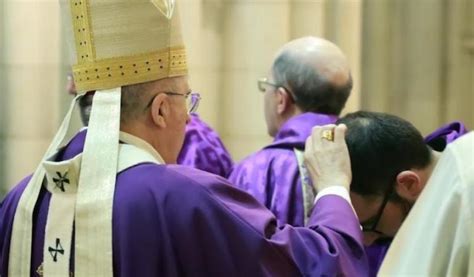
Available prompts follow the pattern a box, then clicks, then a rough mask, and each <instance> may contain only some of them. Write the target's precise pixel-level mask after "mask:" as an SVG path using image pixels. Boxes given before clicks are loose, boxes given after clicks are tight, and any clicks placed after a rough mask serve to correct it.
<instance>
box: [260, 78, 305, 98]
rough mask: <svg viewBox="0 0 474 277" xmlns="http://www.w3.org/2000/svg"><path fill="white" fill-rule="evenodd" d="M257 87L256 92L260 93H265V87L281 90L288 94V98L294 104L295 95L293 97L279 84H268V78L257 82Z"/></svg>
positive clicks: (289, 91)
mask: <svg viewBox="0 0 474 277" xmlns="http://www.w3.org/2000/svg"><path fill="white" fill-rule="evenodd" d="M257 87H258V90H259V91H260V92H263V93H264V92H265V91H267V87H273V88H275V89H277V88H283V89H284V90H285V91H286V93H288V95H289V96H290V98H291V100H293V102H296V95H294V94H293V93H292V92H291V90H289V89H288V88H287V87H285V86H284V85H279V84H275V83H273V82H270V81H268V78H266V77H264V78H260V79H258V80H257Z"/></svg>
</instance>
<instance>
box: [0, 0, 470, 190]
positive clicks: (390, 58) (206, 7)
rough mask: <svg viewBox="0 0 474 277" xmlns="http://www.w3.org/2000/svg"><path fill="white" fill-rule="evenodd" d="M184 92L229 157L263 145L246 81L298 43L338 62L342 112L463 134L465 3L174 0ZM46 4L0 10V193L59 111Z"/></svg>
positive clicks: (17, 0) (39, 148)
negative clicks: (309, 40)
mask: <svg viewBox="0 0 474 277" xmlns="http://www.w3.org/2000/svg"><path fill="white" fill-rule="evenodd" d="M182 2H183V3H182V5H181V17H182V21H183V34H184V38H185V41H186V42H187V47H188V55H189V64H190V83H191V86H192V88H193V89H195V90H196V91H199V92H201V93H202V95H203V101H202V105H201V107H200V110H199V112H200V114H201V116H202V117H203V118H204V119H205V120H206V121H207V122H209V123H210V125H211V126H213V127H214V128H216V129H217V130H218V131H219V132H220V134H221V135H222V137H223V139H224V142H225V143H226V145H227V146H228V148H229V150H230V151H231V152H232V155H233V156H234V158H235V159H236V160H239V159H241V158H242V157H244V156H246V155H248V154H249V153H251V152H253V151H255V150H257V149H259V148H260V147H262V146H263V145H265V144H266V143H268V142H269V141H270V138H269V137H268V136H267V135H266V127H265V123H264V119H263V112H262V110H263V96H262V95H261V94H259V92H258V91H257V89H256V80H257V78H259V77H261V76H264V75H266V74H267V72H268V70H269V67H270V66H271V61H272V58H273V55H274V52H275V51H276V50H277V49H278V48H279V47H280V46H281V45H282V44H283V43H285V42H287V41H288V40H291V39H293V38H297V37H301V36H305V35H317V36H323V37H326V38H328V39H330V40H333V41H334V42H335V43H337V44H338V45H340V46H341V48H342V49H343V51H344V52H345V53H346V54H347V56H348V58H349V60H350V62H351V66H352V73H353V77H354V84H355V88H354V91H353V94H352V96H351V98H350V100H349V103H348V105H347V107H346V110H345V111H354V110H357V109H359V108H360V107H363V108H366V109H372V110H378V111H387V112H392V113H396V114H398V115H401V116H403V117H406V118H408V119H409V120H411V121H413V122H414V123H415V125H417V126H418V127H419V128H421V129H422V131H423V132H425V133H426V132H428V131H430V130H432V129H434V128H436V127H438V126H439V125H440V124H441V123H444V122H446V121H448V120H452V119H456V118H458V119H461V120H464V121H466V122H468V123H469V125H470V126H471V127H473V126H474V114H473V109H472V108H471V106H472V103H473V102H474V91H473V87H474V72H473V68H474V66H473V59H474V58H473V53H474V46H473V45H474V42H473V41H474V38H473V37H474V30H473V28H474V23H473V18H474V15H473V3H472V2H473V1H472V0H457V1H443V0H420V1H408V0H400V1H393V0H313V1H311V0H182ZM57 5H58V4H57V0H41V1H27V0H3V1H2V2H0V12H2V9H3V13H0V14H1V15H2V16H1V17H0V42H1V44H0V127H1V129H0V182H1V184H2V185H1V186H0V187H3V188H5V187H9V186H11V185H13V184H14V183H16V182H17V181H18V180H19V179H20V178H21V177H22V176H24V175H26V174H27V173H28V172H31V171H32V170H34V168H35V166H36V164H37V162H38V161H39V159H40V157H41V155H42V153H43V152H44V151H45V148H46V146H47V145H48V143H49V141H50V139H51V137H52V136H53V134H54V133H55V131H56V128H57V127H58V125H59V121H60V120H61V118H62V116H63V115H64V113H65V110H66V106H67V105H68V102H69V100H70V99H69V96H67V95H66V94H65V92H64V89H63V88H64V81H65V70H66V69H67V66H66V64H67V62H66V61H65V59H64V57H65V51H64V49H65V47H64V42H63V39H62V37H61V32H60V25H61V23H60V17H59V13H58V12H59V10H58V7H57Z"/></svg>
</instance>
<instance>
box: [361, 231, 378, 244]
mask: <svg viewBox="0 0 474 277" xmlns="http://www.w3.org/2000/svg"><path fill="white" fill-rule="evenodd" d="M379 238H380V235H379V234H376V233H373V232H366V233H364V245H366V246H369V245H371V244H373V243H374V242H375V241H376V240H377V239H379Z"/></svg>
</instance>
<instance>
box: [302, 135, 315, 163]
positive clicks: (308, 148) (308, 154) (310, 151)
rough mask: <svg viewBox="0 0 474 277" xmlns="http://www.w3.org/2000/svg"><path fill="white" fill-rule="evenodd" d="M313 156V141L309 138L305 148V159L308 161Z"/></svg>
mask: <svg viewBox="0 0 474 277" xmlns="http://www.w3.org/2000/svg"><path fill="white" fill-rule="evenodd" d="M312 155H314V154H313V139H312V137H311V136H309V137H308V138H307V139H306V143H305V147H304V159H305V160H306V161H308V160H309V159H310V158H311V156H312Z"/></svg>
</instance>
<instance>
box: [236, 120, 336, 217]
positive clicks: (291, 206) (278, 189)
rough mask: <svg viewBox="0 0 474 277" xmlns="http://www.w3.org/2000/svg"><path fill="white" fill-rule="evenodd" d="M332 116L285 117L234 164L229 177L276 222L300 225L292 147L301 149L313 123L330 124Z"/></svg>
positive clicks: (301, 211) (300, 199) (300, 206)
mask: <svg viewBox="0 0 474 277" xmlns="http://www.w3.org/2000/svg"><path fill="white" fill-rule="evenodd" d="M336 120H337V117H336V116H329V115H323V114H316V113H303V114H300V115H298V116H295V117H292V118H291V119H289V120H288V121H287V122H286V123H285V124H284V125H283V126H282V127H281V128H280V130H279V131H278V133H277V134H276V136H275V139H274V141H273V142H272V143H271V144H270V145H268V146H266V147H264V148H263V149H262V150H260V151H258V152H256V153H254V154H252V155H250V156H248V157H247V158H245V159H244V160H242V161H241V162H240V163H238V164H236V165H235V166H234V169H233V171H232V173H231V174H230V176H229V180H230V182H231V183H232V184H234V185H235V186H236V187H238V188H240V189H243V190H245V191H246V192H248V193H250V194H251V195H253V196H254V197H255V198H256V199H257V200H258V201H259V202H260V203H262V204H263V205H265V206H266V207H267V208H268V209H270V210H271V211H272V212H273V213H274V214H275V216H276V217H277V220H278V224H280V225H282V224H291V225H293V226H303V225H304V207H303V194H302V188H301V178H300V172H299V168H298V161H297V159H296V156H295V153H294V151H293V149H295V148H296V149H300V150H304V147H305V142H306V138H308V136H310V135H311V130H312V128H313V127H314V126H320V125H326V124H334V123H335V122H336Z"/></svg>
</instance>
